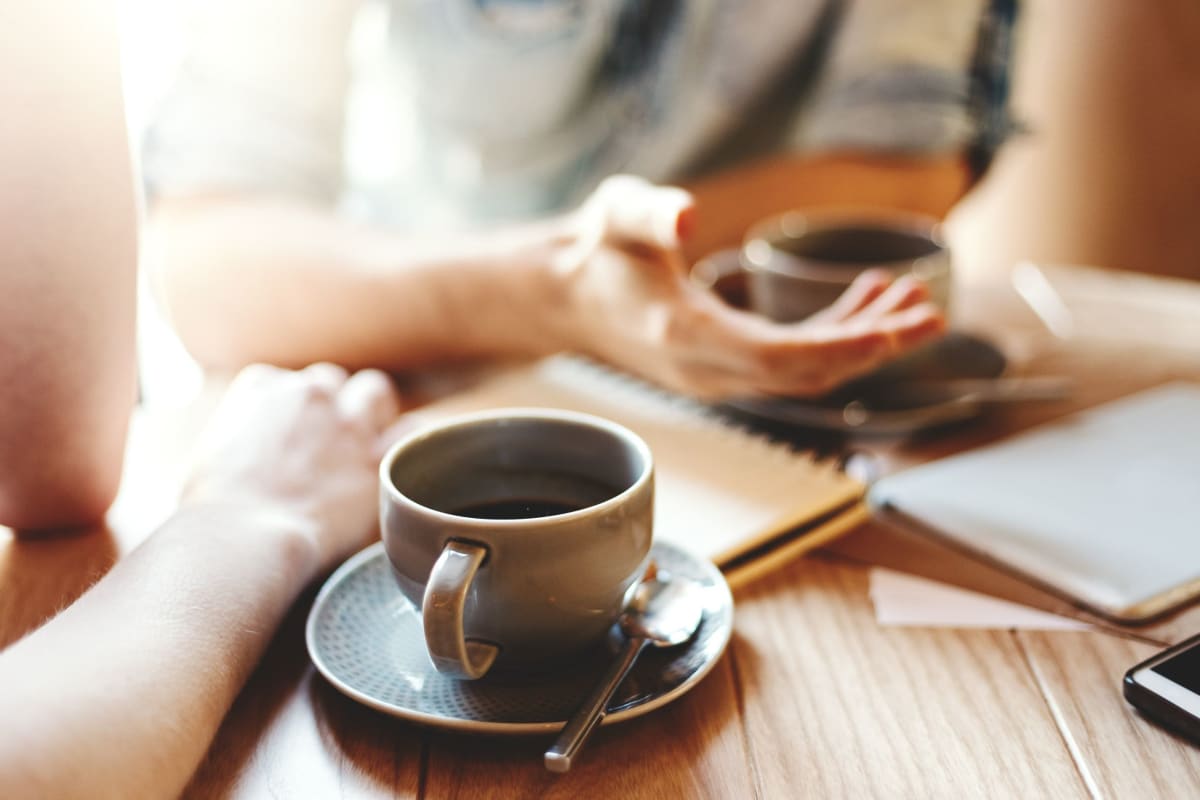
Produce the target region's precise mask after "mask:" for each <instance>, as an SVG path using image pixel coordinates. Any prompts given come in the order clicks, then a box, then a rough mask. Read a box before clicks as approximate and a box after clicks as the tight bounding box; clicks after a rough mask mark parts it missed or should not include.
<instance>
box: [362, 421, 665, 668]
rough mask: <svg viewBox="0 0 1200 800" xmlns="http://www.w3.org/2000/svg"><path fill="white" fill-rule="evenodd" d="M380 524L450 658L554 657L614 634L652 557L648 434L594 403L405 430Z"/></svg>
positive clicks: (397, 566)
mask: <svg viewBox="0 0 1200 800" xmlns="http://www.w3.org/2000/svg"><path fill="white" fill-rule="evenodd" d="M379 477H380V504H379V508H380V512H379V513H380V528H381V531H382V535H383V542H384V547H385V549H386V551H387V555H388V560H389V561H390V562H391V564H392V569H393V572H394V574H395V576H396V580H397V582H398V583H399V585H400V589H401V591H402V592H403V593H404V594H405V596H406V597H407V598H408V599H409V600H411V601H412V602H413V603H414V604H416V605H417V607H418V608H420V609H421V613H422V617H423V622H424V630H425V644H426V647H427V649H428V651H429V655H430V658H431V660H432V661H433V664H434V666H435V667H436V668H437V669H438V671H439V672H442V673H444V674H446V675H452V676H454V677H458V678H479V677H482V676H483V675H484V674H486V673H487V672H488V671H489V670H490V669H492V668H493V666H495V667H496V668H504V669H530V668H539V667H544V666H548V665H550V664H553V663H555V662H556V661H559V660H561V659H564V658H566V657H569V656H570V655H572V654H574V653H578V652H580V651H582V650H584V649H585V648H587V647H588V646H589V645H593V644H595V643H596V642H597V641H599V640H601V639H603V638H604V636H605V634H606V633H607V631H608V629H609V628H610V627H611V626H612V624H613V622H615V621H616V619H617V617H618V616H619V615H620V613H621V610H622V609H623V608H624V607H625V604H626V599H627V595H628V594H629V592H630V590H631V589H632V587H633V586H634V584H635V582H636V581H637V579H638V578H639V577H640V576H641V574H642V572H643V571H644V569H645V566H646V561H647V558H648V556H649V552H650V544H651V537H652V524H653V516H654V499H653V498H654V467H653V461H652V458H651V455H650V448H649V447H648V446H647V445H646V443H645V442H644V441H643V440H642V439H641V438H640V437H639V436H637V435H636V434H635V433H633V432H632V431H630V430H628V429H626V428H624V427H622V426H620V425H617V424H616V423H613V422H610V421H608V420H604V419H601V418H599V417H593V416H590V415H587V414H578V413H573V412H568V411H557V410H550V409H500V410H496V411H489V412H483V413H477V414H469V415H466V416H461V417H454V418H451V419H447V420H444V421H441V422H438V423H435V424H433V425H432V426H430V427H427V428H425V429H423V430H420V431H417V432H415V433H413V434H411V435H409V436H408V437H406V438H405V439H403V440H401V441H399V442H397V443H396V444H395V445H394V446H393V447H392V448H391V450H389V451H388V454H387V455H386V456H385V457H384V459H383V461H382V463H381V464H380V469H379Z"/></svg>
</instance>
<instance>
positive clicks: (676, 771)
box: [0, 268, 1200, 800]
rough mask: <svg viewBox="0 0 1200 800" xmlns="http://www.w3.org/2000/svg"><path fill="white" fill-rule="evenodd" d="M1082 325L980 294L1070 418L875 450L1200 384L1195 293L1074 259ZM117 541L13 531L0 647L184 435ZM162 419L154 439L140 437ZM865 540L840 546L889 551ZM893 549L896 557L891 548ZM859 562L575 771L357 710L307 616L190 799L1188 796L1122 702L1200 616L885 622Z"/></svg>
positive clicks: (745, 622)
mask: <svg viewBox="0 0 1200 800" xmlns="http://www.w3.org/2000/svg"><path fill="white" fill-rule="evenodd" d="M1045 274H1046V276H1047V277H1049V278H1050V280H1051V283H1052V284H1053V285H1054V286H1056V287H1057V289H1058V291H1059V292H1060V294H1061V295H1062V297H1063V298H1064V300H1065V301H1066V303H1067V305H1068V307H1069V308H1070V309H1071V312H1072V315H1073V318H1074V323H1075V330H1074V334H1073V336H1072V338H1071V339H1070V340H1067V341H1063V340H1059V339H1056V338H1055V337H1054V336H1052V335H1051V334H1050V333H1049V332H1048V331H1047V330H1046V329H1045V327H1044V326H1043V324H1042V323H1041V322H1040V321H1039V320H1038V318H1037V317H1036V316H1034V315H1033V314H1032V313H1030V311H1029V309H1028V307H1027V306H1026V305H1025V304H1024V303H1023V302H1021V301H1020V299H1019V298H1018V297H1017V295H1016V294H1015V293H1014V292H1013V291H1012V289H1011V287H1010V286H1009V285H1008V283H1007V282H1006V281H1003V280H992V281H983V280H975V281H972V282H970V284H969V285H967V286H964V287H962V291H961V294H960V297H959V298H958V299H957V301H956V302H957V314H958V317H959V321H960V324H961V325H962V326H964V327H967V328H976V329H981V330H984V331H987V332H989V333H990V334H991V335H993V336H995V337H996V338H998V339H999V340H1000V341H1001V342H1002V344H1003V345H1004V347H1005V348H1006V350H1007V351H1008V352H1009V353H1010V354H1011V355H1012V357H1013V360H1014V362H1015V364H1014V369H1015V370H1016V371H1018V372H1020V373H1024V374H1039V373H1046V374H1050V373H1054V374H1059V373H1066V374H1070V375H1074V376H1076V378H1077V379H1078V381H1079V389H1078V392H1077V395H1076V397H1075V398H1074V399H1073V400H1072V401H1070V402H1068V403H1064V404H1058V405H1053V406H1027V407H1020V408H1011V409H1008V410H1006V411H1005V412H1004V413H1001V414H996V415H993V416H990V417H988V418H987V419H984V420H982V421H980V422H979V423H978V424H974V425H970V426H967V427H964V428H961V429H958V430H956V431H951V432H946V433H942V434H940V435H937V436H928V437H925V438H922V439H918V440H914V441H910V442H905V443H901V444H892V445H890V446H887V447H880V448H878V449H879V452H880V454H881V455H882V457H883V458H884V459H885V461H886V463H887V465H888V468H889V469H894V468H900V467H903V466H904V465H906V464H911V463H916V462H920V461H923V460H927V459H929V458H934V457H937V456H940V455H944V454H946V453H949V452H953V451H955V450H959V449H962V448H964V447H970V446H973V445H977V444H980V443H983V442H986V441H989V440H992V439H994V438H996V437H1000V436H1004V435H1006V434H1009V433H1011V432H1013V431H1016V430H1019V429H1021V428H1025V427H1027V426H1029V425H1031V424H1035V423H1037V422H1040V421H1043V420H1046V419H1049V418H1051V417H1054V416H1057V415H1061V414H1064V413H1067V412H1068V411H1071V410H1073V409H1075V408H1079V407H1084V406H1089V405H1093V404H1095V403H1098V402H1101V401H1104V400H1108V399H1110V398H1113V397H1116V396H1119V395H1122V394H1125V393H1127V392H1129V391H1132V390H1135V389H1138V388H1142V387H1146V386H1150V385H1154V384H1156V383H1160V382H1163V381H1165V380H1168V379H1171V378H1176V377H1187V378H1191V379H1200V336H1197V335H1196V333H1197V328H1198V326H1200V286H1197V285H1194V284H1185V283H1178V282H1171V281H1166V280H1163V279H1154V278H1148V277H1144V276H1133V275H1124V274H1116V273H1103V272H1098V271H1094V270H1087V269H1079V268H1073V269H1072V268H1058V269H1047V270H1046V271H1045ZM139 424H140V425H141V426H142V428H143V429H142V430H141V431H140V432H139V435H140V439H139V441H140V445H139V450H138V452H136V453H135V454H134V458H133V459H132V460H131V463H130V465H129V470H130V480H129V482H128V485H127V490H126V492H125V494H124V495H123V496H122V498H121V499H120V500H119V502H118V505H117V507H116V508H115V509H114V511H113V513H112V514H111V515H110V529H109V530H105V531H97V532H95V533H92V534H89V535H84V536H77V537H72V538H61V539H55V540H48V541H36V542H30V541H21V542H18V541H16V540H14V539H12V538H11V537H9V536H8V535H7V534H5V533H2V532H0V646H4V645H6V644H8V643H9V642H11V641H13V640H14V639H15V638H17V637H18V636H20V635H21V634H23V633H24V632H25V631H27V630H29V629H31V628H33V627H35V626H36V625H38V624H40V623H41V622H42V621H43V620H44V619H46V618H47V617H48V616H49V615H51V614H52V613H53V612H54V611H55V610H56V609H58V608H61V607H62V606H63V605H65V604H66V603H68V602H70V601H71V600H72V599H73V598H75V597H76V596H78V595H79V593H80V592H82V591H83V590H84V589H85V588H86V587H87V586H88V585H89V584H90V583H91V582H93V581H94V580H95V579H96V578H97V577H98V576H99V575H101V574H102V573H103V572H104V571H105V570H106V569H108V568H109V567H110V566H111V565H112V563H113V562H114V561H115V560H116V559H117V558H118V557H119V556H120V555H121V554H122V553H124V552H127V551H128V550H129V549H130V548H131V547H133V546H134V545H135V544H136V543H137V541H139V540H140V539H141V538H142V536H144V535H145V533H146V531H147V530H148V529H149V528H150V526H151V525H152V524H153V522H154V521H155V519H156V518H157V517H160V516H163V515H165V514H166V513H168V512H169V510H170V496H169V486H170V485H171V483H172V477H173V476H171V475H170V474H166V473H164V472H162V471H161V470H160V469H158V470H156V469H151V468H150V465H153V464H155V463H159V462H160V461H161V459H162V458H164V457H165V456H166V455H169V454H170V453H173V452H178V451H179V447H180V446H181V442H183V441H186V439H187V437H188V435H189V432H188V431H181V430H177V429H174V428H170V427H164V428H162V429H154V426H153V420H146V419H143V420H140V421H139ZM147 426H149V427H147ZM883 536H884V534H882V533H881V531H880V530H878V529H873V528H870V527H868V528H865V529H863V530H862V531H859V532H857V533H855V534H853V535H852V538H850V539H848V540H846V542H845V549H846V550H847V551H849V552H851V554H855V553H854V550H855V547H856V542H857V543H858V544H857V546H858V553H857V555H860V556H861V555H862V550H863V542H867V543H868V545H867V549H868V555H869V550H870V547H873V546H877V545H878V543H879V542H880V541H882V540H883V539H882V538H881V537H883ZM881 552H882V551H881ZM867 574H868V572H867V567H866V566H864V565H863V564H861V563H857V562H855V561H852V560H848V559H846V558H845V557H844V556H839V555H836V554H832V553H824V554H818V555H816V556H811V557H809V558H806V559H803V560H801V561H798V562H795V563H793V564H791V565H790V566H787V567H784V568H782V569H780V570H779V571H777V572H775V573H773V574H770V575H768V576H767V577H765V578H764V579H762V580H760V581H758V582H756V583H754V584H752V585H751V586H749V587H747V588H745V589H744V590H742V591H740V592H739V593H738V595H737V624H736V631H735V634H734V638H733V642H732V645H731V647H730V649H729V651H728V652H727V654H726V655H725V656H724V658H723V659H722V660H721V661H720V662H719V664H718V665H717V667H716V669H715V670H714V671H713V673H711V674H710V675H709V676H708V677H707V678H706V679H705V680H704V681H703V682H702V683H701V684H700V685H699V686H697V687H696V688H695V689H694V690H693V691H692V692H691V693H690V694H688V695H687V696H685V697H684V698H682V699H681V700H679V701H678V702H676V703H674V704H672V705H670V706H668V707H667V708H665V709H663V710H661V711H659V712H656V713H653V714H651V715H648V716H647V717H644V718H642V719H639V720H635V721H631V722H628V723H624V724H620V725H615V726H612V727H609V728H605V729H602V730H601V731H600V732H599V733H598V734H597V735H596V737H595V740H594V741H593V742H592V743H591V744H590V745H589V749H588V751H587V753H586V754H585V757H584V759H583V761H582V763H580V764H579V765H578V767H577V768H576V769H575V770H573V771H572V772H571V773H569V774H567V775H565V776H562V777H556V776H553V775H551V774H549V773H547V772H546V771H545V770H544V769H543V768H542V766H541V753H542V750H543V749H544V747H545V745H546V744H547V741H546V739H545V738H543V737H532V738H486V737H471V736H464V735H458V734H452V733H447V732H443V731H438V730H431V729H425V728H421V727H418V726H415V725H412V724H408V723H405V722H401V721H398V720H394V719H391V718H389V717H386V716H383V715H380V714H377V713H375V712H372V711H370V710H368V709H365V708H363V707H361V706H359V705H357V704H356V703H354V702H352V701H350V700H348V699H346V698H344V697H342V696H341V695H340V694H338V693H337V692H336V691H334V690H333V689H332V688H330V687H329V686H328V685H327V684H326V683H325V682H324V681H323V680H322V679H321V678H320V677H319V676H317V675H316V674H315V673H314V670H313V668H312V666H311V665H310V664H309V661H308V659H307V656H306V653H305V649H304V643H303V623H304V619H305V615H306V614H307V611H308V607H309V605H310V603H311V601H312V598H313V594H314V593H315V588H314V589H313V590H311V591H309V592H308V593H306V594H305V596H304V597H303V598H302V600H301V602H299V603H298V604H297V606H296V607H295V609H294V610H293V612H292V613H291V615H290V616H289V618H288V620H287V621H286V623H285V625H284V626H283V628H282V629H281V631H280V632H279V634H278V636H277V637H276V639H275V640H274V642H273V644H272V646H271V648H270V650H269V652H268V653H267V655H266V657H265V659H264V661H263V663H262V665H261V666H260V668H259V669H258V671H257V672H256V673H255V675H254V677H253V678H252V680H251V682H250V683H249V685H248V686H247V687H246V689H245V691H243V693H242V694H241V696H240V697H239V699H238V701H237V703H236V704H235V706H234V708H233V710H232V712H231V713H230V715H229V717H228V718H227V720H226V721H225V724H224V726H223V727H222V729H221V731H220V733H219V735H218V736H217V739H216V741H215V742H214V744H213V746H212V748H211V751H210V753H209V755H208V757H207V759H206V761H205V762H204V764H203V765H202V766H201V767H200V769H199V771H198V773H197V774H196V776H195V778H194V780H193V782H192V784H191V786H190V787H189V789H188V792H187V795H188V796H191V797H204V798H208V797H219V796H240V797H251V798H259V797H268V796H270V797H322V798H325V797H341V796H346V797H396V796H398V797H431V798H445V797H471V798H482V797H497V798H501V797H503V798H510V797H534V796H537V797H541V796H547V797H563V798H568V797H572V798H573V797H629V798H639V797H643V798H654V799H655V800H663V799H664V798H675V797H688V798H691V797H714V798H744V797H763V798H783V797H787V798H792V797H921V798H926V797H954V798H960V797H971V796H981V797H982V796H986V797H1022V798H1023V797H1056V798H1057V797H1087V796H1089V795H1090V796H1104V797H1138V798H1141V797H1153V796H1160V797H1181V796H1192V797H1195V796H1200V750H1198V749H1197V748H1195V747H1193V746H1191V745H1189V744H1186V743H1184V742H1182V741H1180V740H1178V739H1176V738H1174V737H1172V736H1170V735H1168V734H1166V733H1163V732H1162V731H1160V730H1158V729H1156V728H1154V727H1152V726H1150V725H1149V724H1147V723H1145V722H1144V721H1142V720H1140V719H1139V718H1137V717H1136V715H1135V714H1134V713H1133V712H1131V711H1130V709H1129V708H1128V707H1127V706H1126V705H1125V704H1124V701H1123V700H1122V699H1121V696H1120V692H1119V680H1120V678H1121V675H1122V674H1123V672H1124V671H1125V669H1127V668H1128V667H1129V666H1130V665H1132V664H1133V663H1134V662H1136V661H1138V660H1140V659H1142V658H1144V657H1146V656H1148V655H1150V654H1151V653H1152V652H1154V651H1155V649H1156V646H1157V645H1156V644H1154V643H1153V642H1163V643H1165V642H1169V641H1174V640H1177V639H1178V638H1180V637H1182V636H1184V635H1186V634H1188V633H1190V632H1193V631H1195V630H1200V609H1197V610H1193V611H1190V612H1185V613H1184V614H1182V615H1179V616H1177V617H1175V618H1173V619H1170V620H1168V621H1166V622H1163V623H1160V624H1158V625H1155V626H1153V627H1151V628H1147V629H1139V630H1136V631H1134V632H1132V633H1131V634H1130V635H1123V634H1122V633H1121V632H1119V631H1118V632H1114V633H1097V632H1069V633H1068V632H1056V633H1034V632H1026V631H962V630H948V629H916V628H883V627H880V626H879V625H877V624H876V622H875V619H874V615H873V612H872V608H871V604H870V601H869V600H868V597H867Z"/></svg>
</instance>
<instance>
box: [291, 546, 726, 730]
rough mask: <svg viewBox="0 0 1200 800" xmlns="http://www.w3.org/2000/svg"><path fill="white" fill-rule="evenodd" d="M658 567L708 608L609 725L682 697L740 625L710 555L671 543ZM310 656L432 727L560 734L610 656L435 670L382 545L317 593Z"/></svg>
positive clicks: (632, 684) (612, 707)
mask: <svg viewBox="0 0 1200 800" xmlns="http://www.w3.org/2000/svg"><path fill="white" fill-rule="evenodd" d="M651 557H652V558H654V560H655V561H656V562H657V564H658V566H659V568H661V569H664V570H668V571H670V572H672V573H674V574H675V575H679V576H681V577H687V578H691V579H693V580H695V581H696V582H697V583H698V584H699V585H700V587H701V591H700V597H701V599H702V601H703V603H704V616H703V618H702V620H701V623H700V628H699V630H697V632H696V635H695V636H693V637H692V639H691V640H690V641H689V642H688V643H687V644H685V645H681V646H680V647H676V648H670V649H666V650H655V649H653V648H651V649H649V650H647V651H646V652H645V653H644V654H643V656H642V657H641V659H639V660H638V663H637V664H636V665H635V666H634V668H633V671H632V672H631V673H630V674H629V677H628V678H626V680H625V682H624V683H623V684H622V685H621V687H620V689H618V691H617V694H616V695H614V697H613V699H612V701H611V702H610V703H609V706H608V708H609V713H608V716H606V717H605V718H604V724H607V723H610V722H620V721H622V720H626V719H632V718H633V717H637V716H641V715H642V714H645V713H647V712H649V711H653V710H654V709H656V708H659V707H661V706H663V705H666V704H667V703H669V702H671V701H672V700H674V699H676V698H678V697H681V696H682V695H683V694H684V693H685V692H687V691H688V690H689V689H691V688H692V687H693V686H695V685H696V684H697V683H698V682H699V681H700V679H701V678H703V677H704V676H705V675H707V674H708V672H709V671H710V670H711V669H712V668H713V666H714V665H715V664H716V662H717V660H718V659H719V658H720V657H721V654H722V653H723V652H725V647H726V645H727V644H728V643H729V637H730V635H731V634H732V632H733V597H732V596H731V595H730V592H729V586H728V585H727V584H726V583H725V578H724V576H722V575H721V573H720V571H719V570H718V569H717V568H716V567H715V566H713V565H712V563H710V562H709V561H706V560H704V559H701V558H699V557H697V556H694V555H692V554H690V553H687V552H686V551H684V550H681V549H679V548H678V547H675V546H673V545H670V544H667V543H665V542H658V543H656V544H655V545H654V547H653V548H652V550H651ZM306 640H307V643H308V653H309V656H310V657H311V658H312V661H313V664H315V665H316V668H317V670H318V671H319V672H320V673H321V674H322V675H324V676H325V678H326V679H327V680H328V681H329V682H330V683H331V684H333V686H334V687H335V688H336V689H338V690H339V691H341V692H342V693H343V694H345V695H346V696H348V697H350V698H353V699H354V700H357V701H358V702H360V703H362V704H364V705H366V706H369V707H371V708H374V709H376V710H378V711H382V712H384V713H385V714H391V715H393V716H396V717H401V718H403V719H407V720H411V721H413V722H418V723H421V724H425V725H432V726H436V727H440V728H450V729H453V730H460V731H469V732H473V733H500V734H536V733H554V732H557V731H558V730H559V729H560V728H562V726H563V724H564V723H565V722H566V720H567V717H568V716H569V715H570V714H571V712H572V711H574V710H575V708H576V707H577V706H578V705H579V704H580V703H581V702H582V701H583V698H584V696H585V695H586V694H587V692H588V691H589V690H590V689H591V688H592V686H593V685H594V684H595V682H596V681H597V680H598V679H599V677H600V674H601V673H602V672H603V671H604V669H605V667H606V666H607V665H608V660H609V659H610V658H612V655H611V653H610V652H609V649H608V648H607V647H604V646H597V648H596V649H595V651H593V652H590V653H588V654H586V655H585V656H583V657H581V658H579V659H578V660H577V661H575V662H573V663H569V664H566V665H563V666H561V667H559V668H557V669H555V670H554V671H552V672H544V673H540V674H538V675H512V674H509V675H496V676H491V675H489V676H488V677H485V678H482V679H480V680H477V681H460V680H455V679H454V678H448V677H446V676H444V675H441V674H440V673H438V672H437V671H436V670H435V669H434V668H433V665H432V664H431V663H430V661H429V656H428V655H427V654H426V652H425V639H424V635H423V633H422V626H421V615H420V613H419V612H418V611H417V610H416V609H415V608H414V607H413V605H412V604H411V603H409V602H408V600H406V599H405V598H404V596H403V595H402V594H400V589H399V588H398V587H397V586H396V582H395V579H394V578H393V576H392V571H391V565H390V564H388V561H387V556H386V555H385V553H384V551H383V544H382V543H378V544H375V545H372V546H371V547H368V548H367V549H366V550H363V551H362V552H361V553H359V554H358V555H356V556H354V557H352V558H351V559H350V560H349V561H347V562H346V563H345V564H343V565H342V566H341V567H339V568H338V570H337V571H336V572H334V573H333V575H331V576H330V578H329V580H328V581H326V583H325V585H324V586H323V587H322V588H321V591H320V593H319V594H318V595H317V599H316V601H315V602H314V603H313V607H312V611H310V612H309V616H308V626H307V629H306Z"/></svg>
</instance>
